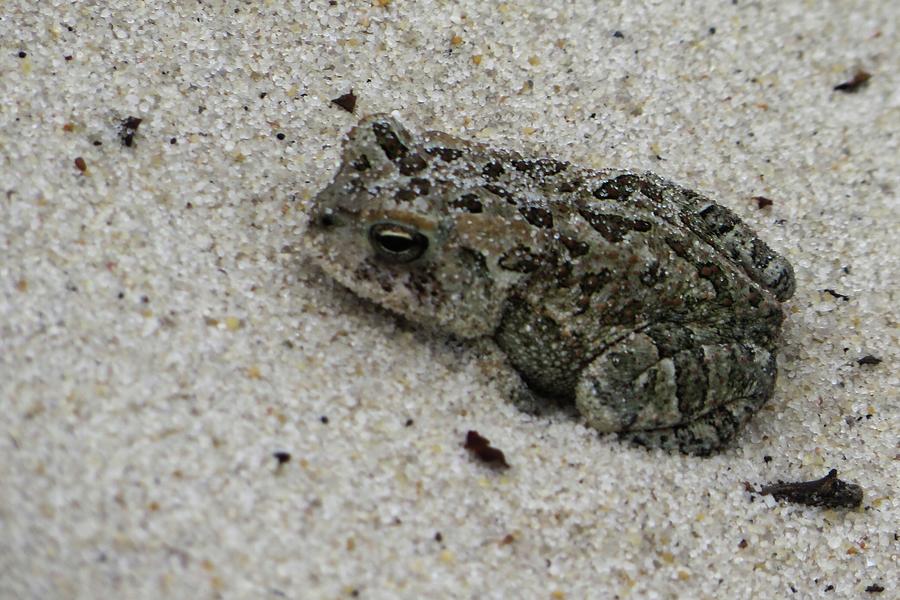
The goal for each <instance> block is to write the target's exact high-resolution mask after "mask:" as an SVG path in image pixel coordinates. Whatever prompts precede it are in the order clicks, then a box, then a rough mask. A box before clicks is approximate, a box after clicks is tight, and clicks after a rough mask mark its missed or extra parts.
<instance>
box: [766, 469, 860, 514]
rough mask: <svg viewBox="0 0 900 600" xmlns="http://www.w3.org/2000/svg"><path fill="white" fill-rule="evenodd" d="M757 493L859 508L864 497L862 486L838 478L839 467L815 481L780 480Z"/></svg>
mask: <svg viewBox="0 0 900 600" xmlns="http://www.w3.org/2000/svg"><path fill="white" fill-rule="evenodd" d="M757 493H759V494H762V495H766V494H770V495H771V496H772V497H773V498H775V499H776V500H786V501H788V502H794V503H796V504H805V505H807V506H821V507H824V508H858V507H859V506H860V504H862V499H863V490H862V488H861V487H860V486H858V485H856V484H854V483H847V482H846V481H842V480H840V479H838V476H837V469H831V471H829V472H828V475H826V476H825V477H823V478H821V479H816V480H813V481H798V482H791V483H785V482H782V481H779V482H778V483H774V484H770V485H765V486H763V487H761V488H760V489H759V492H757Z"/></svg>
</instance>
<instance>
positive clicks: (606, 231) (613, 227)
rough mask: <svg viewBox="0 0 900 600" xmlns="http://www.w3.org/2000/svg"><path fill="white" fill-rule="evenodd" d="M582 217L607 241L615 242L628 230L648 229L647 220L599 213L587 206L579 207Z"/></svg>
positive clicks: (621, 238)
mask: <svg viewBox="0 0 900 600" xmlns="http://www.w3.org/2000/svg"><path fill="white" fill-rule="evenodd" d="M578 212H579V213H580V214H581V216H582V217H584V219H585V220H586V221H587V222H588V223H589V224H590V225H591V227H593V228H594V229H595V230H596V231H597V232H598V233H599V234H600V235H602V236H603V237H604V238H605V239H606V240H607V241H610V242H613V243H616V242H621V241H622V240H623V239H625V236H626V235H627V234H628V232H630V231H641V232H644V231H650V228H651V225H650V223H649V222H648V221H643V220H634V219H628V218H625V217H623V216H621V215H614V214H609V213H600V212H596V211H593V210H591V209H588V208H580V209H579V210H578Z"/></svg>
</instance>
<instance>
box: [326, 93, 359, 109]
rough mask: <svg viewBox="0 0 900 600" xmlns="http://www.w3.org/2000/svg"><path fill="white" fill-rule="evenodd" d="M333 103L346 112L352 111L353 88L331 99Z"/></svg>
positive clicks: (353, 103)
mask: <svg viewBox="0 0 900 600" xmlns="http://www.w3.org/2000/svg"><path fill="white" fill-rule="evenodd" d="M331 102H332V103H333V104H337V105H338V106H340V107H341V108H343V109H344V110H346V111H347V112H348V113H352V112H353V111H354V110H356V94H354V93H353V90H350V91H349V92H347V93H346V94H343V95H341V96H338V97H337V98H334V99H333V100H332V101H331Z"/></svg>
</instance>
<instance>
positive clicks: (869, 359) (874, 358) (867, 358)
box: [856, 354, 881, 365]
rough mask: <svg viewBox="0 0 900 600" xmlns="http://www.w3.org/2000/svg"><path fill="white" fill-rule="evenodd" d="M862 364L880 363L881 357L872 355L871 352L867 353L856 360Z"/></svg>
mask: <svg viewBox="0 0 900 600" xmlns="http://www.w3.org/2000/svg"><path fill="white" fill-rule="evenodd" d="M856 362H857V363H858V364H860V365H880V364H881V359H880V358H878V357H877V356H872V355H871V354H866V355H865V356H863V357H862V358H860V359H857V361H856Z"/></svg>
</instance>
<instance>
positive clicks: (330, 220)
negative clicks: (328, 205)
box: [318, 213, 337, 227]
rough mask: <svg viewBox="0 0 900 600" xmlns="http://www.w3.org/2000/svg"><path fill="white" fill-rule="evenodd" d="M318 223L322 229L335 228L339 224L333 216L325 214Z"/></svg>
mask: <svg viewBox="0 0 900 600" xmlns="http://www.w3.org/2000/svg"><path fill="white" fill-rule="evenodd" d="M318 222H319V225H321V226H322V227H334V226H335V225H336V224H337V219H335V218H334V215H333V214H331V213H325V214H323V215H321V216H320V217H319V218H318Z"/></svg>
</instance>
